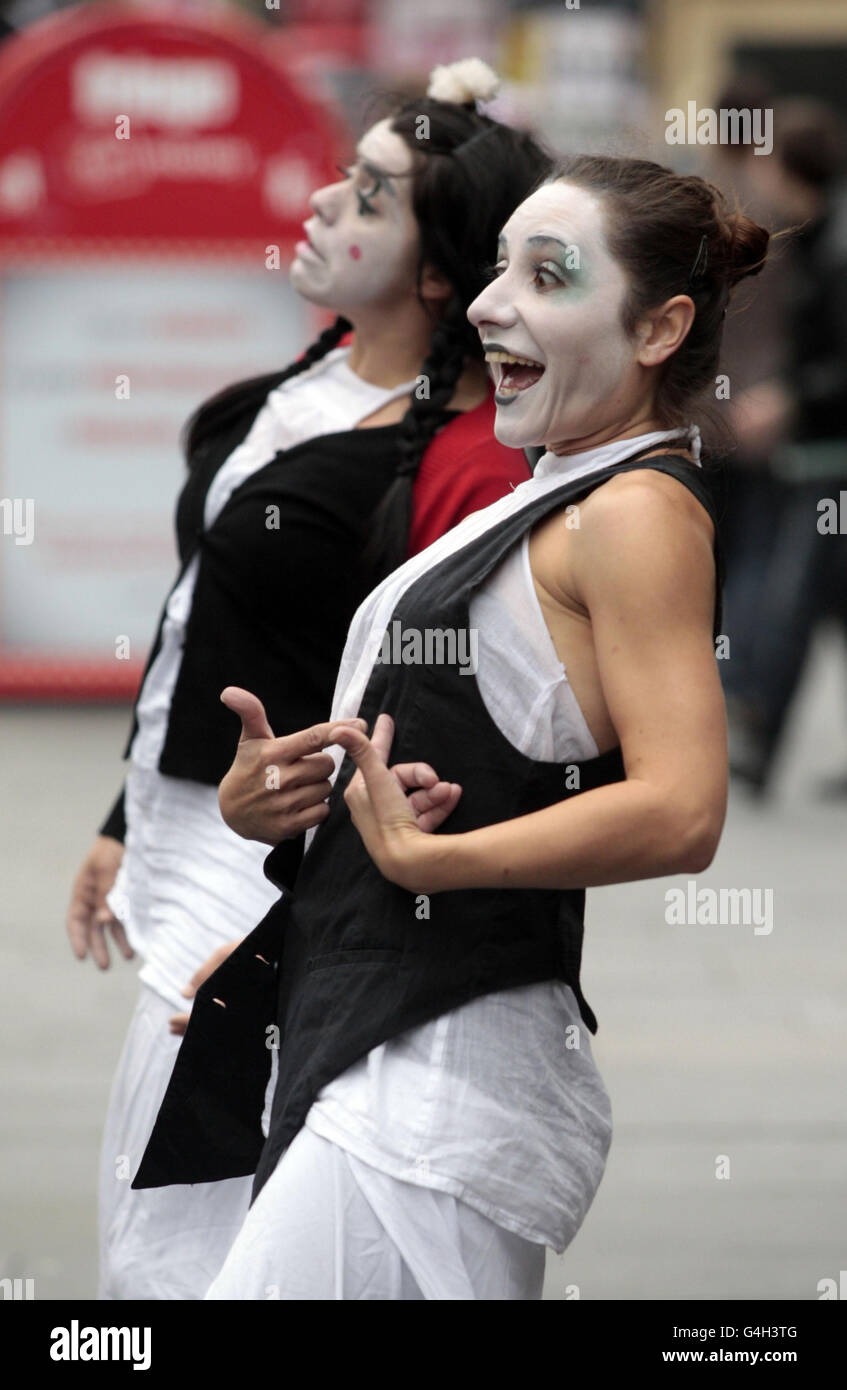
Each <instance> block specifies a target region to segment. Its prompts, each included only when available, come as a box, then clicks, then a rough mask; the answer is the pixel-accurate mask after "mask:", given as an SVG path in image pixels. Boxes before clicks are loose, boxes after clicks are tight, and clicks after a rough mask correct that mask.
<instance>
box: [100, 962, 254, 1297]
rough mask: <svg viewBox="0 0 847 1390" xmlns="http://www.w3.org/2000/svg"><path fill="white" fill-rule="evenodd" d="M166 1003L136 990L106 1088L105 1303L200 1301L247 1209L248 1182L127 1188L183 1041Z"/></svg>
mask: <svg viewBox="0 0 847 1390" xmlns="http://www.w3.org/2000/svg"><path fill="white" fill-rule="evenodd" d="M174 1012H175V1010H174V1007H173V1005H172V1004H169V1003H168V1001H167V1000H166V999H163V998H162V997H161V995H159V994H157V993H156V992H155V991H154V990H152V989H150V988H149V987H148V986H147V985H142V986H141V994H140V997H139V1000H138V1004H137V1006H136V1009H135V1013H134V1015H133V1018H132V1022H131V1024H130V1028H129V1033H128V1035H127V1039H126V1042H125V1044H124V1049H123V1052H122V1054H121V1059H120V1062H119V1063H118V1069H117V1073H116V1075H115V1080H114V1083H113V1086H112V1095H111V1099H110V1102H109V1110H108V1114H107V1116H106V1129H105V1133H104V1136H103V1147H102V1151H101V1157H100V1186H99V1200H98V1207H99V1225H100V1287H99V1297H100V1298H103V1299H134V1298H141V1299H201V1298H203V1296H204V1294H205V1293H206V1290H207V1289H208V1287H209V1285H210V1284H211V1282H212V1280H213V1279H214V1277H215V1275H216V1274H217V1273H218V1271H219V1270H220V1268H221V1265H222V1264H223V1262H224V1259H225V1258H226V1254H227V1251H228V1250H229V1247H230V1245H231V1244H232V1242H233V1240H234V1239H235V1237H236V1235H237V1234H238V1231H239V1229H240V1227H241V1224H242V1222H243V1220H244V1217H245V1214H246V1212H247V1208H248V1206H249V1204H250V1192H251V1189H252V1185H253V1179H252V1177H246V1178H230V1179H228V1180H227V1181H226V1182H208V1183H197V1184H194V1185H192V1186H176V1187H152V1188H144V1189H142V1190H141V1191H137V1192H134V1191H133V1190H132V1188H131V1187H130V1183H131V1182H132V1179H133V1177H134V1176H135V1173H136V1172H137V1170H138V1165H139V1163H140V1162H141V1156H142V1154H143V1153H144V1149H145V1148H146V1146H147V1141H148V1139H149V1138H150V1135H151V1133H152V1130H153V1125H154V1122H155V1119H156V1115H157V1114H158V1111H159V1106H160V1105H161V1103H162V1100H163V1098H164V1094H165V1091H166V1090H167V1086H168V1082H169V1081H170V1077H171V1071H172V1069H173V1064H174V1060H175V1058H176V1054H177V1052H178V1050H179V1046H180V1043H181V1041H182V1040H181V1038H179V1037H177V1036H176V1035H175V1034H172V1033H170V1032H169V1031H168V1020H169V1019H170V1018H171V1016H172V1015H173V1013H174Z"/></svg>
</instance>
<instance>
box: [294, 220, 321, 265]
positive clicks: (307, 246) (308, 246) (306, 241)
mask: <svg viewBox="0 0 847 1390" xmlns="http://www.w3.org/2000/svg"><path fill="white" fill-rule="evenodd" d="M295 250H296V251H300V252H302V251H309V252H311V254H312V255H313V256H319V257H320V259H321V260H323V259H324V258H323V256H321V253H320V251H319V250H318V248H317V246H316V245H315V243H314V242H313V241H312V238H311V237H310V236H309V229H308V227H307V226H306V225H305V224H304V225H303V240H302V241H298V243H297V246H296V247H295Z"/></svg>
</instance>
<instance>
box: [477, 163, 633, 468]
mask: <svg viewBox="0 0 847 1390" xmlns="http://www.w3.org/2000/svg"><path fill="white" fill-rule="evenodd" d="M603 219H604V209H603V206H602V204H601V203H600V201H599V200H598V199H597V198H596V197H594V195H593V194H591V193H588V192H587V191H586V190H585V189H582V188H578V187H577V186H576V185H575V184H569V183H566V182H561V181H560V182H556V183H550V184H545V185H543V187H541V188H539V189H538V190H537V191H536V192H535V193H533V194H531V195H530V197H529V198H527V199H526V201H525V202H523V203H521V205H520V207H518V208H517V209H516V210H515V212H514V213H513V214H512V216H511V217H510V218H509V221H508V222H507V223H506V225H505V227H504V228H503V237H502V239H501V242H500V246H499V250H498V260H497V267H496V277H495V279H494V280H492V282H491V284H489V285H487V286H486V288H485V289H484V290H483V291H482V294H480V295H478V296H477V298H476V299H475V300H474V302H473V304H472V305H471V306H470V309H469V310H468V318H469V319H470V321H471V323H472V324H474V326H475V327H476V328H477V329H478V330H479V335H480V338H481V339H482V342H483V345H484V346H485V347H486V349H487V352H486V357H487V359H488V360H489V362H490V364H491V370H492V374H493V376H494V384H495V387H496V394H495V401H496V404H497V416H496V421H495V433H496V435H497V438H498V439H499V440H500V441H501V443H503V444H507V445H510V446H512V447H514V448H521V447H524V446H528V445H539V444H543V445H546V446H547V448H548V449H553V450H554V451H555V452H557V453H565V452H574V451H575V450H577V449H580V448H589V447H591V445H592V444H593V443H595V442H599V440H600V439H604V438H607V437H610V436H609V431H610V430H611V431H612V432H613V433H614V431H615V429H616V428H617V427H618V426H619V424H620V423H621V421H625V420H626V419H627V416H628V413H629V410H630V408H631V406H632V403H633V390H634V387H635V383H636V378H637V372H638V368H637V367H636V365H635V357H636V353H637V351H638V349H639V346H640V344H639V343H638V342H633V341H631V340H629V339H628V338H627V337H626V335H625V333H624V330H623V327H622V325H621V306H622V304H623V301H624V296H625V294H626V291H627V288H628V286H627V280H626V277H625V275H624V272H623V270H622V268H621V267H620V266H619V265H618V263H617V262H616V261H615V260H613V258H612V256H611V255H610V254H609V251H608V249H607V247H606V244H605V237H604V231H603V228H604V220H603ZM489 354H492V355H491V356H489ZM508 358H517V359H519V360H518V362H514V361H509V360H507V359H508Z"/></svg>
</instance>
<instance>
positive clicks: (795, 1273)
mask: <svg viewBox="0 0 847 1390" xmlns="http://www.w3.org/2000/svg"><path fill="white" fill-rule="evenodd" d="M126 726H127V714H126V711H125V710H115V709H112V708H108V707H103V708H89V707H86V708H73V707H67V708H55V707H54V708H45V709H38V708H33V709H29V710H26V709H22V708H17V707H16V708H5V709H2V710H0V768H2V774H0V775H1V776H2V793H0V795H2V802H1V803H0V804H2V887H1V888H0V904H2V923H3V931H2V936H0V965H2V969H1V970H0V1018H2V1024H3V1063H2V1072H0V1077H1V1078H2V1107H0V1113H2V1145H1V1146H0V1278H2V1277H19V1278H33V1279H34V1280H35V1281H36V1282H35V1292H36V1297H37V1298H43V1299H51V1298H63V1297H73V1298H84V1299H87V1298H93V1297H94V1294H95V1287H96V1232H95V1194H96V1168H97V1154H98V1145H99V1134H100V1127H101V1124H102V1119H103V1114H104V1111H105V1106H106V1100H107V1096H108V1090H109V1084H110V1079H111V1074H112V1071H113V1069H114V1066H115V1064H116V1062H117V1058H118V1054H119V1051H120V1047H121V1042H122V1037H123V1032H124V1030H125V1027H126V1025H127V1022H128V1019H129V1015H130V1012H131V1008H132V1004H133V1000H134V996H135V980H134V968H133V966H132V965H131V964H129V965H128V964H126V963H124V962H123V961H121V962H120V963H119V964H118V965H117V966H116V968H113V969H112V970H110V971H109V972H107V973H105V974H102V973H100V972H99V971H97V970H95V969H94V968H93V966H92V965H91V964H90V963H85V964H79V963H78V962H76V961H75V960H74V959H73V958H72V956H71V954H70V950H69V947H68V946H67V942H66V938H65V934H64V925H63V924H64V912H65V905H66V898H67V891H68V886H69V884H70V881H71V878H72V876H73V874H74V872H75V870H76V867H77V865H78V862H79V860H80V859H81V857H82V855H83V853H84V852H85V850H86V848H87V846H88V844H89V841H90V839H91V837H92V834H93V832H94V830H95V828H96V826H97V824H98V822H99V820H100V819H101V817H102V815H103V814H104V813H105V811H106V810H107V809H108V807H109V805H110V804H111V800H112V798H113V796H114V794H115V791H116V789H117V787H118V785H119V781H120V777H121V771H120V764H119V760H118V759H119V749H120V747H121V746H122V742H123V738H124V737H125V733H126ZM842 768H844V769H847V652H845V651H844V649H843V647H842V646H841V644H840V642H838V641H837V640H836V639H835V638H834V637H829V636H826V635H824V636H823V637H822V638H821V639H820V641H819V642H818V645H817V647H816V649H815V653H814V659H813V661H812V663H811V668H810V670H809V672H808V673H807V678H806V680H805V682H804V687H803V690H802V693H801V698H800V700H799V702H798V706H797V709H796V711H795V716H794V719H793V721H792V728H791V731H790V738H789V741H788V746H787V749H786V754H785V758H784V763H783V767H782V770H781V773H780V777H779V779H778V784H777V788H776V795H775V797H774V799H773V801H772V802H769V803H768V804H767V805H766V806H765V807H761V806H759V805H757V804H756V803H755V802H752V801H751V800H750V799H749V798H748V797H747V796H746V795H745V794H743V793H742V792H741V791H740V790H733V794H732V798H731V805H730V813H729V817H728V820H727V825H726V829H725V831H724V836H723V841H722V844H721V848H720V850H719V852H718V855H717V857H716V859H715V862H714V864H713V865H712V866H711V868H710V869H709V870H708V871H707V872H706V873H704V874H700V875H697V876H696V886H697V888H698V889H702V888H704V887H713V888H716V889H718V888H722V887H723V888H750V889H756V888H759V889H768V888H770V889H772V892H773V929H772V931H771V932H770V933H769V934H766V933H760V934H756V933H755V932H754V930H753V926H752V925H746V926H745V925H741V924H737V925H734V926H732V925H724V926H718V925H699V926H674V925H669V924H668V923H667V922H666V920H665V892H666V890H667V889H668V888H670V887H674V886H679V885H681V886H683V887H684V886H685V884H686V883H687V878H686V877H685V876H683V878H681V879H674V880H655V881H652V882H643V883H638V884H631V885H626V886H623V887H615V888H607V889H594V890H592V891H591V893H590V894H589V909H588V917H587V931H586V950H585V964H584V971H583V981H584V985H585V990H586V994H587V995H588V998H589V999H590V1000H591V1003H592V1005H593V1007H594V1009H595V1011H596V1013H597V1014H598V1017H599V1020H600V1030H599V1032H598V1034H597V1037H596V1039H594V1042H593V1047H594V1055H595V1058H596V1060H597V1062H598V1065H599V1067H600V1071H601V1073H602V1075H603V1077H604V1080H605V1083H606V1086H607V1088H608V1091H609V1094H610V1096H611V1100H612V1108H613V1114H614V1123H615V1132H614V1139H613V1142H612V1149H611V1153H610V1156H609V1162H608V1166H607V1169H606V1174H605V1176H604V1179H603V1182H602V1184H601V1187H600V1190H599V1192H598V1194H597V1197H596V1199H595V1201H594V1204H593V1206H592V1208H591V1210H590V1211H589V1213H588V1216H587V1218H586V1220H585V1222H584V1224H583V1227H582V1229H581V1231H580V1232H579V1234H578V1236H577V1238H576V1240H575V1241H574V1242H573V1244H572V1245H571V1246H570V1248H569V1249H568V1250H567V1251H566V1252H565V1254H564V1255H562V1256H554V1255H550V1256H549V1258H548V1277H547V1282H546V1287H545V1298H547V1299H563V1298H567V1297H574V1296H579V1297H581V1298H584V1299H606V1298H613V1299H669V1298H684V1299H691V1298H707V1299H740V1298H753V1299H763V1300H767V1299H815V1298H817V1297H818V1283H819V1281H820V1280H822V1279H825V1278H834V1279H837V1278H838V1274H839V1271H840V1270H842V1269H844V1270H847V1197H845V1166H847V1165H845V1140H847V1102H846V1101H845V1090H846V1089H847V1088H845V1078H844V1058H845V1054H846V1053H847V1048H845V1042H847V988H845V986H847V956H846V955H845V950H844V945H843V937H844V927H845V916H847V913H845V906H844V896H845V895H844V884H845V867H847V803H845V802H840V803H834V804H827V803H824V802H821V801H820V800H818V799H817V798H816V795H815V783H816V781H817V779H818V778H819V777H821V776H825V775H827V774H829V773H833V772H837V771H839V770H840V769H842ZM727 1172H728V1176H720V1174H721V1173H727Z"/></svg>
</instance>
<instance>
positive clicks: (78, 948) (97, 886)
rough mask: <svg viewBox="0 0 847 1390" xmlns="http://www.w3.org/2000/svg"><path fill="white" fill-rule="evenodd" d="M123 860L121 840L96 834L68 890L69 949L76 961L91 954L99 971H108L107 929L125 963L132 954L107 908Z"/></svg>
mask: <svg viewBox="0 0 847 1390" xmlns="http://www.w3.org/2000/svg"><path fill="white" fill-rule="evenodd" d="M123 857H124V847H123V845H122V844H121V842H120V840H113V839H112V837H111V836H110V835H98V836H97V839H96V840H95V841H94V844H93V846H92V848H91V850H90V851H89V853H88V854H87V855H86V857H85V859H84V860H83V861H82V867H81V868H80V871H79V873H78V874H77V876H76V878H75V879H74V885H73V888H72V890H71V901H70V906H69V908H68V916H67V922H66V926H67V932H68V936H69V938H70V943H71V949H72V950H73V953H74V955H75V956H76V957H77V959H78V960H85V957H86V956H87V955H88V954H89V952H90V953H91V956H92V959H93V960H94V962H95V964H97V965H98V966H99V967H100V969H101V970H108V968H109V964H110V961H109V948H108V946H107V944H106V929H107V928H108V930H109V931H111V933H112V938H113V940H114V943H115V945H116V946H117V947H118V950H119V951H120V952H121V955H122V956H124V957H125V959H126V960H131V959H132V957H133V956H134V955H135V952H134V951H133V949H132V947H131V946H130V944H129V942H128V941H127V939H126V932H125V931H124V929H123V927H122V926H121V924H120V922H119V921H118V919H117V917H115V916H114V914H113V913H112V912H111V911H110V909H109V908H108V907H107V905H106V894H107V893H108V892H109V889H110V888H111V887H112V884H113V883H114V881H115V878H116V877H117V873H118V869H119V868H120V867H121V860H122V859H123Z"/></svg>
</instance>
